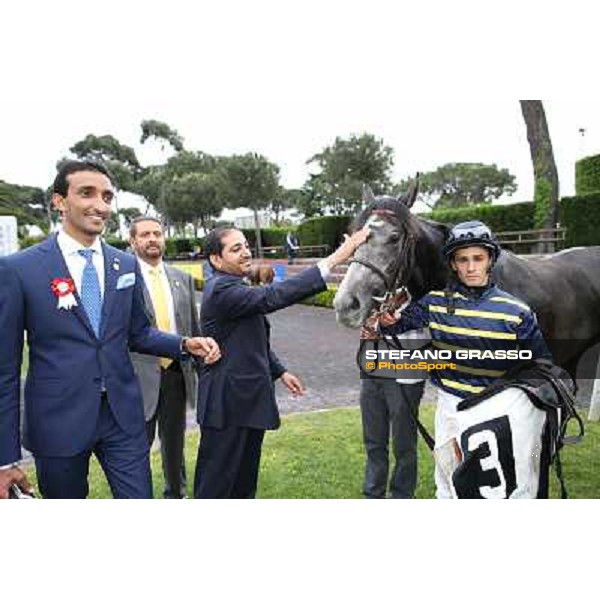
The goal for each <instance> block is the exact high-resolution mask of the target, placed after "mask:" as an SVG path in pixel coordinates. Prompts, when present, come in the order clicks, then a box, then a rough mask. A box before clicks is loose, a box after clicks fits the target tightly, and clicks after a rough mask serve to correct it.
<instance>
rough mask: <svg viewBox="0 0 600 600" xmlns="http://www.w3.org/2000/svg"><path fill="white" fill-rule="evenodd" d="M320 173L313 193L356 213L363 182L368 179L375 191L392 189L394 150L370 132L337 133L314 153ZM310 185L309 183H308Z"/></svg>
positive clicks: (342, 211) (339, 208) (314, 179)
mask: <svg viewBox="0 0 600 600" xmlns="http://www.w3.org/2000/svg"><path fill="white" fill-rule="evenodd" d="M311 163H315V164H316V165H318V167H319V168H320V173H318V174H317V175H314V176H312V177H311V179H310V180H309V182H307V186H308V187H309V188H310V193H309V194H308V195H309V196H310V197H312V198H313V204H314V199H316V198H319V197H320V199H321V202H322V203H324V204H325V206H326V207H328V208H329V209H330V210H332V211H333V212H334V213H336V214H352V213H354V212H356V210H357V209H358V207H359V206H360V204H361V198H362V186H363V184H364V183H368V184H369V185H370V186H371V188H372V189H373V191H374V192H375V194H381V193H384V192H387V191H389V189H390V188H391V181H390V172H391V169H392V166H393V164H394V151H393V150H392V148H390V147H389V146H386V145H385V144H384V143H383V140H381V139H378V138H376V137H375V136H374V135H372V134H369V133H363V134H362V135H352V136H350V137H349V138H348V139H344V138H341V137H337V138H336V139H335V142H334V143H333V144H332V145H331V146H327V147H326V148H324V149H323V150H322V151H321V152H319V153H318V154H315V155H314V156H313V157H311V158H310V159H309V160H308V161H307V164H311ZM305 187H306V186H305Z"/></svg>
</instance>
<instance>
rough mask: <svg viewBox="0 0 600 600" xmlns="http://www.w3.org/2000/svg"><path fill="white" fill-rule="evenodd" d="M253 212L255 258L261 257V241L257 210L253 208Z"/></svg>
mask: <svg viewBox="0 0 600 600" xmlns="http://www.w3.org/2000/svg"><path fill="white" fill-rule="evenodd" d="M252 211H253V212H254V231H255V232H256V256H257V257H258V258H262V257H263V249H262V240H261V239H260V222H259V220H258V210H257V209H256V208H253V209H252Z"/></svg>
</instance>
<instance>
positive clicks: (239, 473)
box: [194, 228, 369, 498]
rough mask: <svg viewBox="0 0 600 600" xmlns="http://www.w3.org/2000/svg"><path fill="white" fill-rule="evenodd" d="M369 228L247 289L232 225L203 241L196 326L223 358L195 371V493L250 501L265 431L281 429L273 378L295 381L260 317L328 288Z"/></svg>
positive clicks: (244, 251) (247, 264) (245, 265)
mask: <svg viewBox="0 0 600 600" xmlns="http://www.w3.org/2000/svg"><path fill="white" fill-rule="evenodd" d="M368 235H369V230H368V229H364V230H360V231H358V232H356V233H354V234H353V235H352V237H347V239H346V241H345V242H344V243H343V244H342V245H341V246H340V248H338V250H336V251H335V252H334V253H333V254H331V255H330V256H329V257H327V258H325V259H323V260H322V261H321V262H320V263H319V264H318V265H317V266H314V267H311V268H309V269H306V270H304V271H302V272H301V273H300V274H299V275H296V276H295V277H292V278H290V279H287V280H285V281H282V282H279V283H272V284H270V285H266V286H259V287H249V286H248V285H247V284H246V281H245V279H244V278H245V277H246V276H248V275H249V274H250V272H251V269H252V254H251V252H250V248H249V246H248V242H247V241H246V238H245V237H244V234H243V233H242V232H241V231H239V230H238V229H231V228H230V229H227V228H222V229H216V230H214V231H211V232H210V233H209V235H208V236H207V237H206V239H205V251H206V254H207V256H208V257H209V261H210V263H211V266H212V267H213V268H214V269H215V273H214V276H213V277H212V278H211V279H209V280H208V282H207V284H206V287H205V288H204V295H203V300H202V310H201V328H202V332H203V334H204V335H210V336H211V337H214V338H215V340H216V341H217V342H218V344H219V346H220V347H221V349H222V352H223V358H222V359H221V361H219V362H218V363H214V364H213V365H205V366H204V367H203V369H202V371H201V373H200V378H199V392H198V423H200V426H201V429H202V436H201V439H200V447H199V449H198V460H197V463H196V476H195V481H194V496H195V497H196V498H254V496H255V495H256V486H257V481H258V471H259V465H260V454H261V448H262V442H263V437H264V432H265V430H267V429H277V427H279V412H278V410H277V404H276V403H275V389H274V383H273V382H274V381H275V380H276V379H279V378H281V381H282V382H283V384H284V385H285V386H286V387H287V388H288V389H289V390H290V391H291V392H292V393H293V394H302V393H303V391H304V390H303V386H302V383H301V381H300V380H299V379H298V377H296V376H295V375H293V374H292V373H290V372H289V371H287V370H286V368H285V367H284V366H283V365H282V364H281V362H280V361H279V360H278V359H277V357H276V356H275V353H274V352H273V351H272V350H271V348H270V344H269V323H268V321H267V319H266V317H265V314H267V313H270V312H274V311H276V310H279V309H280V308H285V307H286V306H290V305H291V304H293V303H294V302H298V301H299V300H301V299H302V298H305V297H306V296H311V295H313V294H316V293H317V292H320V291H323V290H325V289H326V287H327V286H326V284H325V277H326V276H327V274H328V272H329V271H330V270H331V269H333V268H334V267H335V266H336V265H338V264H340V263H342V262H344V261H346V260H347V259H348V258H350V257H351V256H352V254H353V253H354V251H355V249H356V248H357V247H358V246H359V245H360V244H361V243H363V242H364V241H365V240H366V239H367V236H368Z"/></svg>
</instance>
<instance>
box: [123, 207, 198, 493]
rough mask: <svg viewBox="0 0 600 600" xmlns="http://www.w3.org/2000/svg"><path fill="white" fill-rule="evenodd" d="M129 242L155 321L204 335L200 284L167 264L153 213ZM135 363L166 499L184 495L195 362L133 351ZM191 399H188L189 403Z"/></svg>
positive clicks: (134, 228) (134, 226)
mask: <svg viewBox="0 0 600 600" xmlns="http://www.w3.org/2000/svg"><path fill="white" fill-rule="evenodd" d="M129 241H130V243H131V247H132V249H133V251H134V252H135V255H136V256H137V258H138V260H139V264H140V270H141V272H142V277H143V278H144V283H145V284H146V285H145V287H144V299H145V300H146V306H147V308H148V312H149V314H150V317H151V319H152V321H153V325H155V326H156V327H158V329H160V330H161V331H166V332H169V333H177V334H179V335H184V336H190V337H194V336H198V335H200V327H199V325H198V315H197V310H196V288H195V285H194V280H193V279H192V277H191V276H190V275H188V274H187V273H184V272H183V271H180V270H179V269H176V268H174V267H172V266H170V265H167V264H165V263H164V262H163V255H164V252H165V238H164V234H163V227H162V223H161V222H160V220H159V219H157V218H155V217H137V218H136V219H134V220H133V221H132V223H131V226H130V229H129ZM131 359H132V361H133V367H134V369H135V372H136V373H137V376H138V379H139V380H140V385H141V387H142V396H143V398H144V416H145V418H146V433H147V435H148V443H149V444H150V445H152V443H153V442H154V437H155V435H156V426H157V424H158V437H159V438H160V453H161V458H162V469H163V475H164V480H165V487H164V497H165V498H183V497H185V495H186V485H187V483H186V473H185V457H184V439H185V426H186V406H187V404H188V403H189V404H191V405H192V406H195V398H196V393H197V388H198V383H197V380H196V372H195V369H194V366H193V364H192V362H191V361H181V360H170V359H165V358H158V357H156V356H149V355H147V354H137V353H132V355H131ZM186 399H187V402H186Z"/></svg>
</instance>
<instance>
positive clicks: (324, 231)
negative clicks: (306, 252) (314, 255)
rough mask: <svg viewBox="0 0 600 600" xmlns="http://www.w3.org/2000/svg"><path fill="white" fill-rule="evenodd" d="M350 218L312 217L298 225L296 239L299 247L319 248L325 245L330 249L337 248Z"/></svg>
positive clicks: (348, 225) (346, 229) (350, 220)
mask: <svg viewBox="0 0 600 600" xmlns="http://www.w3.org/2000/svg"><path fill="white" fill-rule="evenodd" d="M351 222H352V217H347V216H331V217H314V218H313V219H308V220H306V221H304V222H303V223H301V224H300V226H299V227H298V239H299V240H300V245H301V246H319V245H322V244H327V245H328V246H329V247H330V248H336V247H337V246H339V245H340V244H341V243H342V241H343V239H344V233H346V232H347V231H348V228H349V227H350V224H351Z"/></svg>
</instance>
